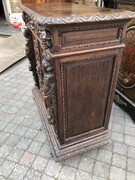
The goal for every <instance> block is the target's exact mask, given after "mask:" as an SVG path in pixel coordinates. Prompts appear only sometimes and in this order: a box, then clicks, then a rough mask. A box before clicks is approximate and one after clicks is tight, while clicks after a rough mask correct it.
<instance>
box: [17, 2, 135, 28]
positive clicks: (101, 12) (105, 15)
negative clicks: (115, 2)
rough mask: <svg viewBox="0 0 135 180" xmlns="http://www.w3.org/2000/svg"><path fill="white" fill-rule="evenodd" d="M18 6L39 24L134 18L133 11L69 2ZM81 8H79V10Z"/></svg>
mask: <svg viewBox="0 0 135 180" xmlns="http://www.w3.org/2000/svg"><path fill="white" fill-rule="evenodd" d="M19 7H20V8H21V9H22V10H23V11H24V12H25V13H26V14H27V15H28V16H29V17H30V18H31V19H32V20H33V21H34V22H36V23H38V24H40V25H58V24H72V23H85V22H98V21H110V20H122V19H132V18H135V12H131V11H124V10H115V9H113V10H112V9H106V8H98V7H95V8H94V10H93V7H91V6H86V5H78V4H71V3H57V4H56V3H51V4H47V3H46V4H32V3H31V4H26V5H22V4H21V5H19ZM79 9H81V10H79Z"/></svg>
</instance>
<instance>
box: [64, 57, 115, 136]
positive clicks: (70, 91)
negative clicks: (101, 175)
mask: <svg viewBox="0 0 135 180" xmlns="http://www.w3.org/2000/svg"><path fill="white" fill-rule="evenodd" d="M113 64H114V57H113V56H111V57H108V58H105V57H104V58H103V59H102V58H101V59H100V60H99V59H97V60H94V61H92V60H86V61H82V62H81V61H80V62H69V63H68V62H67V63H63V77H64V97H65V103H64V108H65V133H66V134H65V137H66V138H69V137H73V136H76V135H79V134H83V133H85V132H90V131H92V130H93V129H94V130H95V129H98V128H101V127H104V121H105V112H106V106H107V100H108V95H109V89H110V82H111V77H112V69H113Z"/></svg>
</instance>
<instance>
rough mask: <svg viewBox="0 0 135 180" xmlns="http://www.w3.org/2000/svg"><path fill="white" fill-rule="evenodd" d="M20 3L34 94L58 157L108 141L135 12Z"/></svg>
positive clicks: (73, 5)
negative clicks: (127, 35)
mask: <svg viewBox="0 0 135 180" xmlns="http://www.w3.org/2000/svg"><path fill="white" fill-rule="evenodd" d="M20 7H21V9H22V10H23V19H24V21H25V23H26V26H27V29H26V30H25V32H24V36H25V38H26V54H27V57H28V59H29V62H30V70H31V71H32V73H33V77H34V81H35V86H36V87H35V88H34V89H33V95H34V99H35V101H36V104H37V107H38V109H39V112H40V115H41V119H42V122H43V125H44V127H45V129H46V131H47V133H48V137H49V139H50V142H51V143H50V144H51V147H52V151H53V156H54V158H55V160H56V161H61V160H64V159H67V158H69V157H72V156H74V155H78V154H80V153H83V152H85V151H88V150H90V149H93V148H96V147H99V146H101V145H104V144H107V143H109V142H110V139H109V137H108V124H109V119H110V113H111V107H112V102H113V97H114V91H115V87H116V82H117V77H118V71H119V66H120V60H121V55H122V50H123V47H124V44H123V37H124V36H125V31H126V29H125V24H126V23H127V22H128V21H129V20H130V19H131V18H132V17H133V16H134V15H135V13H133V12H128V11H126V12H124V11H122V12H121V11H119V10H110V9H104V8H97V7H90V6H86V5H77V4H71V3H58V4H55V3H51V4H25V5H20Z"/></svg>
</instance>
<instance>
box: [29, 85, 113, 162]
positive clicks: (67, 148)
mask: <svg viewBox="0 0 135 180" xmlns="http://www.w3.org/2000/svg"><path fill="white" fill-rule="evenodd" d="M32 91H33V97H34V100H35V102H36V105H37V108H38V111H39V113H40V116H41V119H42V123H43V126H44V128H45V130H46V133H47V136H48V139H49V140H50V145H51V149H52V155H53V158H54V160H55V161H56V162H59V161H62V160H65V159H67V158H70V157H73V156H76V155H79V154H82V153H83V152H86V151H89V150H91V149H94V148H97V147H100V146H102V145H105V144H108V143H111V140H110V138H109V134H108V130H104V132H102V133H99V134H96V135H93V136H90V137H88V138H87V139H86V138H83V139H79V140H78V141H75V142H72V143H71V142H70V143H69V142H68V143H65V144H62V145H61V144H60V143H59V141H58V137H57V135H56V133H55V131H54V128H53V126H52V125H51V124H49V123H48V120H47V119H46V116H47V110H46V107H45V103H44V101H43V97H42V94H41V93H40V90H39V89H38V88H33V90H32Z"/></svg>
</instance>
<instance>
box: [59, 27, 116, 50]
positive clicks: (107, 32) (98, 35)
mask: <svg viewBox="0 0 135 180" xmlns="http://www.w3.org/2000/svg"><path fill="white" fill-rule="evenodd" d="M86 29H87V28H86ZM116 39H118V28H117V27H116V28H108V29H102V31H99V30H82V31H75V32H73V31H71V32H65V33H62V34H61V48H64V47H69V46H70V47H72V46H77V45H83V44H91V43H95V44H96V43H97V42H98V43H100V42H105V41H112V40H116Z"/></svg>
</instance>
